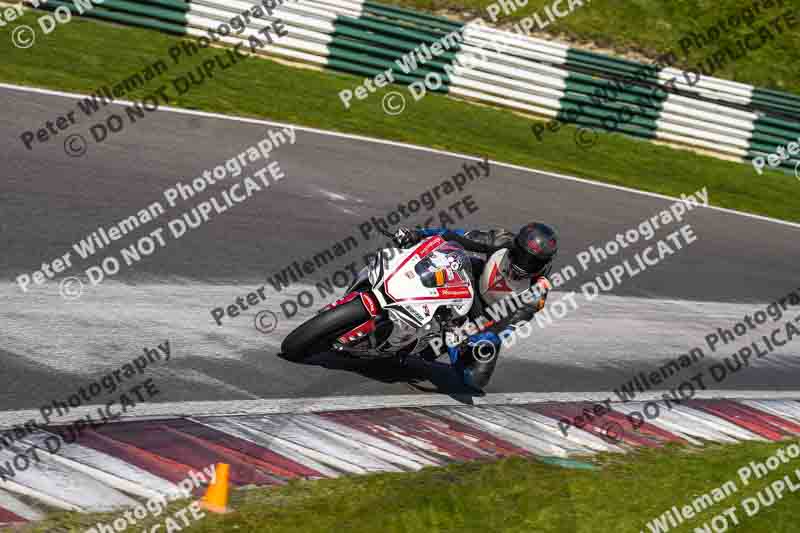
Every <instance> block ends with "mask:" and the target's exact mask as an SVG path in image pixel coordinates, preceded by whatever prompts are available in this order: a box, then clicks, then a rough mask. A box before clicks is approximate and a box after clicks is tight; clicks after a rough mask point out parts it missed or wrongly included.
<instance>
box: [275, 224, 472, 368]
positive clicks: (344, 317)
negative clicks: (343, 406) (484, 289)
mask: <svg viewBox="0 0 800 533" xmlns="http://www.w3.org/2000/svg"><path fill="white" fill-rule="evenodd" d="M383 233H385V234H386V235H388V236H390V237H392V238H393V239H395V243H397V242H398V241H397V239H396V237H397V236H396V235H391V234H389V233H386V232H383ZM471 268H472V267H471V263H470V258H469V255H468V254H467V252H466V250H465V249H464V247H463V246H461V245H460V244H458V243H456V242H453V241H445V240H444V239H442V238H441V237H440V236H433V237H428V238H426V239H424V240H422V241H421V242H419V243H418V244H416V245H415V246H413V247H412V248H409V249H399V248H384V249H382V250H380V251H378V252H376V253H375V254H373V255H372V256H371V257H370V259H369V262H368V264H367V265H366V266H365V267H364V268H362V269H361V271H360V272H359V275H358V277H357V278H356V279H355V280H354V281H353V283H352V284H351V285H350V286H349V287H348V289H347V294H346V295H345V296H344V297H343V298H340V299H338V300H336V301H335V302H332V303H330V304H328V305H326V306H325V307H324V308H323V309H322V310H321V311H320V312H319V313H318V314H317V315H316V316H314V317H312V318H311V319H309V320H308V321H306V322H304V323H303V324H301V325H300V326H298V327H297V328H296V329H295V330H294V331H292V332H291V333H290V334H289V335H288V336H287V337H286V338H285V339H284V340H283V343H282V345H281V349H282V352H283V356H284V357H285V358H287V359H289V360H292V361H302V360H304V359H306V358H308V357H309V356H311V355H313V354H316V353H321V352H325V351H335V352H343V353H345V354H348V355H350V356H355V357H362V358H372V359H375V358H390V357H400V358H401V360H402V361H405V358H406V357H408V356H422V357H426V355H421V354H422V353H423V351H424V350H425V349H426V348H428V347H431V348H432V350H429V352H428V353H427V357H429V358H430V354H431V352H432V353H433V358H435V357H436V356H438V349H437V348H440V347H441V346H442V345H443V343H444V340H445V335H446V333H447V331H448V328H449V326H450V325H451V324H453V323H454V322H455V321H457V320H459V319H461V318H463V317H466V315H467V313H468V312H469V309H470V307H472V303H473V299H474V298H475V289H474V287H473V283H472V276H471ZM435 339H438V342H437V341H436V340H435ZM429 360H430V359H429Z"/></svg>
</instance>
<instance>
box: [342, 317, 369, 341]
mask: <svg viewBox="0 0 800 533" xmlns="http://www.w3.org/2000/svg"><path fill="white" fill-rule="evenodd" d="M373 331H375V320H373V319H371V318H370V319H369V320H367V321H366V322H364V323H363V324H361V325H360V326H358V327H355V328H353V329H351V330H350V331H348V332H347V333H345V334H344V335H342V336H341V337H339V338H338V339H336V340H337V341H338V342H339V344H348V343H351V342H354V341H357V340H358V339H360V338H362V337H364V336H366V335H367V334H369V333H372V332H373Z"/></svg>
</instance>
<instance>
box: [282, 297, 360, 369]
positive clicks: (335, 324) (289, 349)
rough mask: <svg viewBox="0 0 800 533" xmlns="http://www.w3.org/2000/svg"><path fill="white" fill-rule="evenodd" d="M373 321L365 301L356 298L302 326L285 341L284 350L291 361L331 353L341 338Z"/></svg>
mask: <svg viewBox="0 0 800 533" xmlns="http://www.w3.org/2000/svg"><path fill="white" fill-rule="evenodd" d="M369 318H370V314H369V312H367V310H366V309H365V308H364V304H363V303H361V298H354V299H352V300H350V301H349V302H347V303H344V304H342V305H338V306H336V307H334V308H333V309H329V310H327V311H323V312H322V313H320V314H318V315H316V316H315V317H313V318H311V319H310V320H308V321H306V322H304V323H302V324H301V325H300V326H298V327H297V328H296V329H295V330H294V331H292V332H291V333H289V335H288V336H287V337H286V338H285V339H283V343H282V344H281V351H282V352H283V355H284V357H285V358H286V359H289V360H290V361H297V362H299V361H303V360H304V359H307V358H308V357H310V356H312V355H314V354H315V353H320V352H323V351H325V350H328V349H329V348H330V347H331V346H333V343H334V341H336V339H337V338H338V337H340V336H341V335H343V334H345V333H347V332H348V331H350V330H351V329H353V328H355V327H356V326H358V325H360V324H363V323H364V322H366V321H367V320H369Z"/></svg>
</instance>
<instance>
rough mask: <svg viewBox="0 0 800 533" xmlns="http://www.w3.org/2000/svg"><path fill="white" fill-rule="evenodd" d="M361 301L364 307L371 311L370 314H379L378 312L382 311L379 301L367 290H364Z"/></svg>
mask: <svg viewBox="0 0 800 533" xmlns="http://www.w3.org/2000/svg"><path fill="white" fill-rule="evenodd" d="M361 303H363V304H364V307H365V308H366V310H367V312H368V313H369V316H372V317H375V316H378V312H379V311H380V309H378V303H377V302H376V301H375V299H374V298H373V297H372V295H371V294H368V293H366V292H362V293H361Z"/></svg>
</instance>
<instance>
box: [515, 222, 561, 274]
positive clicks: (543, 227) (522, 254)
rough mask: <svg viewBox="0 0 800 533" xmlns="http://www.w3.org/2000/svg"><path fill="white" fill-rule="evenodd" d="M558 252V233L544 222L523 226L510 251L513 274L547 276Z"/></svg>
mask: <svg viewBox="0 0 800 533" xmlns="http://www.w3.org/2000/svg"><path fill="white" fill-rule="evenodd" d="M557 252H558V233H556V230H555V229H554V228H553V227H552V226H549V225H547V224H544V223H542V222H532V223H531V224H528V225H527V226H523V227H522V228H521V229H520V230H519V232H518V233H517V236H516V237H514V243H513V244H512V246H511V251H510V252H509V260H510V267H511V274H512V275H514V276H515V277H517V278H532V277H534V276H545V275H547V274H548V272H549V271H550V264H551V263H552V262H553V258H554V257H555V256H556V253H557Z"/></svg>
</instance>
